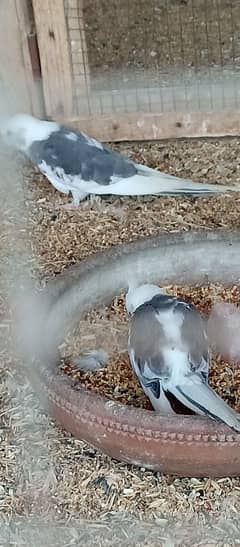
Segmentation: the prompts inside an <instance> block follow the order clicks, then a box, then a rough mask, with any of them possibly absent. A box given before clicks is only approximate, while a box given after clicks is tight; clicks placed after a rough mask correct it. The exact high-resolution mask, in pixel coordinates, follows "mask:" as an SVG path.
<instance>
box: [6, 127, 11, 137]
mask: <svg viewBox="0 0 240 547" xmlns="http://www.w3.org/2000/svg"><path fill="white" fill-rule="evenodd" d="M6 134H7V137H11V136H12V131H11V130H10V129H8V130H7V132H6Z"/></svg>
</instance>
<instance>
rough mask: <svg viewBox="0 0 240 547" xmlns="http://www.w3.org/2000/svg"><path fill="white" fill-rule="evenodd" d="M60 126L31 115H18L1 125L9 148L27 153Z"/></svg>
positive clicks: (0, 131)
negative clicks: (33, 144) (34, 143)
mask: <svg viewBox="0 0 240 547" xmlns="http://www.w3.org/2000/svg"><path fill="white" fill-rule="evenodd" d="M58 128H59V125H58V124H56V123H55V122H49V121H43V120H39V119H37V118H34V116H31V115H30V114H16V115H15V116H13V117H12V118H9V119H8V120H6V121H5V122H3V123H2V124H1V125H0V135H1V137H2V140H3V141H4V143H5V144H7V145H8V146H11V147H12V148H15V149H17V150H20V151H21V152H27V151H28V149H29V147H30V146H31V145H32V143H33V142H34V141H42V140H44V139H47V138H48V137H49V135H50V134H51V133H52V132H53V131H56V130H57V129H58Z"/></svg>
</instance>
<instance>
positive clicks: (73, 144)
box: [28, 126, 137, 186]
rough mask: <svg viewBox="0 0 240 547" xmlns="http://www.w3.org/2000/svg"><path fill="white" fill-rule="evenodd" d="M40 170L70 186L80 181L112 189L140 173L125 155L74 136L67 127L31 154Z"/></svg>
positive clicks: (37, 145) (33, 148) (33, 147)
mask: <svg viewBox="0 0 240 547" xmlns="http://www.w3.org/2000/svg"><path fill="white" fill-rule="evenodd" d="M28 155H29V157H30V159H31V160H32V161H33V163H35V164H37V165H38V167H39V168H41V167H42V166H43V165H44V166H45V170H46V166H47V168H48V171H50V170H51V171H52V172H53V173H54V174H56V176H57V177H58V178H59V181H60V182H61V181H62V182H63V184H64V182H65V179H66V177H68V181H67V183H68V184H69V179H70V178H71V180H72V184H74V181H75V180H77V179H79V180H80V181H84V182H88V183H90V182H92V183H95V184H96V185H102V186H108V185H110V184H111V185H112V184H113V183H114V182H116V181H117V180H119V179H124V178H128V177H132V176H134V175H135V174H136V173H137V168H136V167H135V165H134V163H133V162H131V161H130V160H128V159H127V158H125V157H124V156H122V155H121V154H119V153H117V152H114V151H111V150H110V149H109V148H108V147H107V146H105V145H103V144H101V143H100V142H98V141H97V140H95V139H92V138H91V137H88V136H87V135H85V134H84V133H80V132H74V131H72V130H70V129H67V128H65V127H61V126H60V128H59V130H57V131H55V132H53V133H51V135H50V136H49V137H48V138H47V139H46V140H44V141H34V142H33V144H32V145H31V147H30V149H29V153H28Z"/></svg>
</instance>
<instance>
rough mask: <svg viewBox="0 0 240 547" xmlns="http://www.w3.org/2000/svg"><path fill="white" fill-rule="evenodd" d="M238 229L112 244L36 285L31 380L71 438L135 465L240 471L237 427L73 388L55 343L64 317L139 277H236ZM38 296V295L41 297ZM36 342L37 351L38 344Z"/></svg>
mask: <svg viewBox="0 0 240 547" xmlns="http://www.w3.org/2000/svg"><path fill="white" fill-rule="evenodd" d="M239 257H240V235H239V234H238V233H224V232H221V231H219V232H217V233H213V232H210V233H208V232H204V233H187V234H178V235H162V236H159V237H156V238H146V239H143V240H140V241H137V242H134V243H130V244H126V245H121V246H117V247H113V248H111V249H110V250H108V251H106V252H104V253H101V254H97V255H94V256H92V257H90V258H88V259H87V260H84V261H82V262H81V263H80V264H77V265H75V266H74V267H71V268H69V269H66V270H65V271H64V272H63V273H62V274H61V275H58V276H57V277H56V278H55V279H54V280H52V281H51V282H49V284H48V286H47V289H46V291H44V292H43V293H41V305H42V303H43V302H44V301H45V308H44V306H42V309H43V308H44V312H42V321H43V322H42V328H41V329H40V330H41V336H40V335H39V341H40V344H39V352H40V353H41V359H42V361H43V362H44V364H43V365H41V366H39V367H38V368H36V369H34V370H32V371H31V376H32V381H33V383H34V386H35V388H36V389H37V391H38V393H39V395H40V397H41V398H42V399H43V400H44V402H45V403H47V405H48V411H49V412H50V413H51V415H52V416H53V417H54V418H55V419H56V421H57V422H58V423H59V424H60V425H61V426H63V427H64V428H65V429H67V430H68V431H70V432H71V433H72V434H73V435H75V436H76V437H77V438H79V439H82V440H85V441H87V442H89V443H90V444H91V445H93V446H94V447H97V448H99V449H100V450H102V451H103V452H105V453H106V454H108V455H110V456H112V457H114V458H116V459H118V460H121V461H123V462H127V463H131V464H134V465H137V466H142V467H146V468H149V469H154V470H158V471H162V472H164V473H171V474H174V475H178V476H188V477H192V476H195V477H202V476H211V477H224V476H234V475H240V434H237V433H235V432H233V431H232V430H231V429H229V428H228V427H227V426H224V425H222V424H220V423H218V422H216V421H213V420H210V419H207V418H204V417H197V416H176V417H161V416H159V415H157V414H155V413H154V412H153V411H148V410H142V409H136V408H134V407H130V406H125V405H122V404H119V403H115V402H113V401H110V400H107V399H106V398H104V397H100V396H98V395H95V394H93V393H91V392H89V391H87V390H86V389H84V388H81V387H80V389H78V390H76V389H74V387H73V385H72V384H71V382H70V381H69V379H68V378H67V377H64V375H61V374H60V373H59V372H58V370H57V368H56V364H57V360H58V354H57V351H56V347H57V344H59V342H61V341H62V339H63V337H64V334H65V328H66V327H69V322H70V321H72V322H73V323H74V321H75V320H78V321H79V318H80V315H84V314H85V313H86V312H88V311H89V310H91V309H93V308H97V307H98V306H102V305H108V304H109V303H110V302H111V300H112V298H113V297H114V296H115V295H118V294H119V293H120V291H122V290H124V289H126V288H127V283H128V280H129V278H130V277H131V276H133V275H134V278H135V279H136V278H137V279H138V281H139V282H143V281H144V282H146V281H152V282H153V281H158V282H159V283H161V284H163V285H164V284H169V283H178V284H194V283H201V284H206V283H207V282H213V283H215V282H221V283H223V284H226V285H229V284H233V283H238V282H239V277H240V258H239ZM44 299H45V300H44ZM40 350H41V351H40Z"/></svg>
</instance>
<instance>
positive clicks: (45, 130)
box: [0, 114, 240, 206]
mask: <svg viewBox="0 0 240 547" xmlns="http://www.w3.org/2000/svg"><path fill="white" fill-rule="evenodd" d="M0 133H1V136H2V138H3V140H4V142H5V143H6V144H8V145H10V146H12V147H14V148H15V149H17V150H19V151H21V152H23V153H24V154H25V155H26V156H27V157H28V158H29V159H30V160H31V161H32V163H33V164H34V165H36V166H37V167H38V168H39V170H40V171H41V172H42V173H43V174H44V175H45V176H46V177H47V179H48V180H49V181H50V182H51V184H52V185H53V186H54V187H55V188H56V189H57V190H59V191H60V192H63V193H64V194H69V192H70V193H71V194H72V198H73V202H72V205H73V206H78V205H79V203H80V201H81V200H83V199H84V198H86V197H87V196H88V195H90V194H96V195H103V194H108V195H109V194H114V195H121V196H137V195H139V196H140V195H168V196H169V195H181V194H189V195H192V196H205V195H208V194H215V193H221V192H229V191H239V189H240V188H239V186H238V185H236V186H233V187H232V186H225V185H220V184H204V183H202V184H201V183H195V182H192V181H191V180H187V179H181V178H177V177H174V176H171V175H168V174H166V173H161V172H160V171H157V170H154V169H150V168H149V167H146V166H145V165H139V164H137V163H134V162H133V161H131V160H130V159H128V158H127V157H124V156H123V155H121V154H119V153H118V152H114V151H112V150H111V149H110V148H108V147H107V146H105V145H104V144H101V143H100V142H98V141H97V140H96V139H94V138H92V137H89V136H87V135H85V134H84V133H82V132H80V131H74V130H72V129H70V128H67V127H64V126H63V125H60V124H58V123H55V122H52V121H43V120H39V119H37V118H34V117H33V116H30V115H27V114H17V115H15V116H13V117H12V118H10V119H9V120H7V121H6V122H4V123H3V124H2V125H1V127H0Z"/></svg>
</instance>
